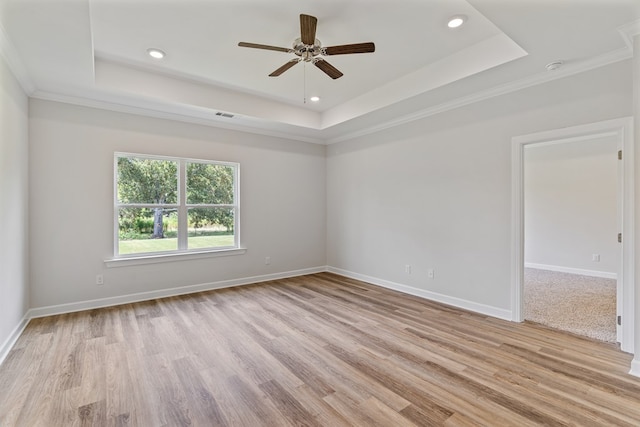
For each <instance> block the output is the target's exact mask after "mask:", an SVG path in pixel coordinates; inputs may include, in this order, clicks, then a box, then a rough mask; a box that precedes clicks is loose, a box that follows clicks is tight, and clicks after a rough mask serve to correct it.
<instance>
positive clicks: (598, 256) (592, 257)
mask: <svg viewBox="0 0 640 427" xmlns="http://www.w3.org/2000/svg"><path fill="white" fill-rule="evenodd" d="M591 261H594V262H600V254H593V255H591Z"/></svg>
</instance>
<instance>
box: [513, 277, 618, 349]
mask: <svg viewBox="0 0 640 427" xmlns="http://www.w3.org/2000/svg"><path fill="white" fill-rule="evenodd" d="M524 283H525V284H524V317H525V319H526V320H530V321H532V322H537V323H541V324H543V325H547V326H550V327H552V328H557V329H562V330H564V331H568V332H571V333H574V334H578V335H583V336H587V337H590V338H594V339H597V340H600V341H607V342H616V281H615V280H612V279H601V278H598V277H589V276H580V275H577V274H567V273H558V272H554V271H547V270H537V269H533V268H525V273H524Z"/></svg>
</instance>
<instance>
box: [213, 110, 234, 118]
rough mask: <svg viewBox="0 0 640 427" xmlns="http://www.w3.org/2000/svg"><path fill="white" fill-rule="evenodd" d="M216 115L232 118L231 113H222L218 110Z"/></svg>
mask: <svg viewBox="0 0 640 427" xmlns="http://www.w3.org/2000/svg"><path fill="white" fill-rule="evenodd" d="M216 116H220V117H224V118H226V119H232V118H233V114H229V113H223V112H220V111H218V112H217V113H216Z"/></svg>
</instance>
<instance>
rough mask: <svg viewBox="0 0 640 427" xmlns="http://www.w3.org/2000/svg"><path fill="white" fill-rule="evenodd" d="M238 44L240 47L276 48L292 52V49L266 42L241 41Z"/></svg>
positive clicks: (280, 50)
mask: <svg viewBox="0 0 640 427" xmlns="http://www.w3.org/2000/svg"><path fill="white" fill-rule="evenodd" d="M238 46H240V47H252V48H254V49H266V50H275V51H277V52H284V53H290V52H292V49H287V48H286V47H278V46H269V45H266V44H257V43H247V42H240V43H238Z"/></svg>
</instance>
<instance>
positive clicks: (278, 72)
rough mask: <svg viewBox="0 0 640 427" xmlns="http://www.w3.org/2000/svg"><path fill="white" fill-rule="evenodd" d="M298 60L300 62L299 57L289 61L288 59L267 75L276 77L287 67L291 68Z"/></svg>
mask: <svg viewBox="0 0 640 427" xmlns="http://www.w3.org/2000/svg"><path fill="white" fill-rule="evenodd" d="M298 62H300V60H299V59H292V60H291V61H289V62H287V63H286V64H284V65H283V66H282V67H280V68H278V69H277V70H275V71H274V72H273V73H271V74H269V77H278V76H279V75H280V74H282V73H284V72H285V71H287V70H288V69H289V68H291V67H293V66H294V65H296V64H297V63H298Z"/></svg>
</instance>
